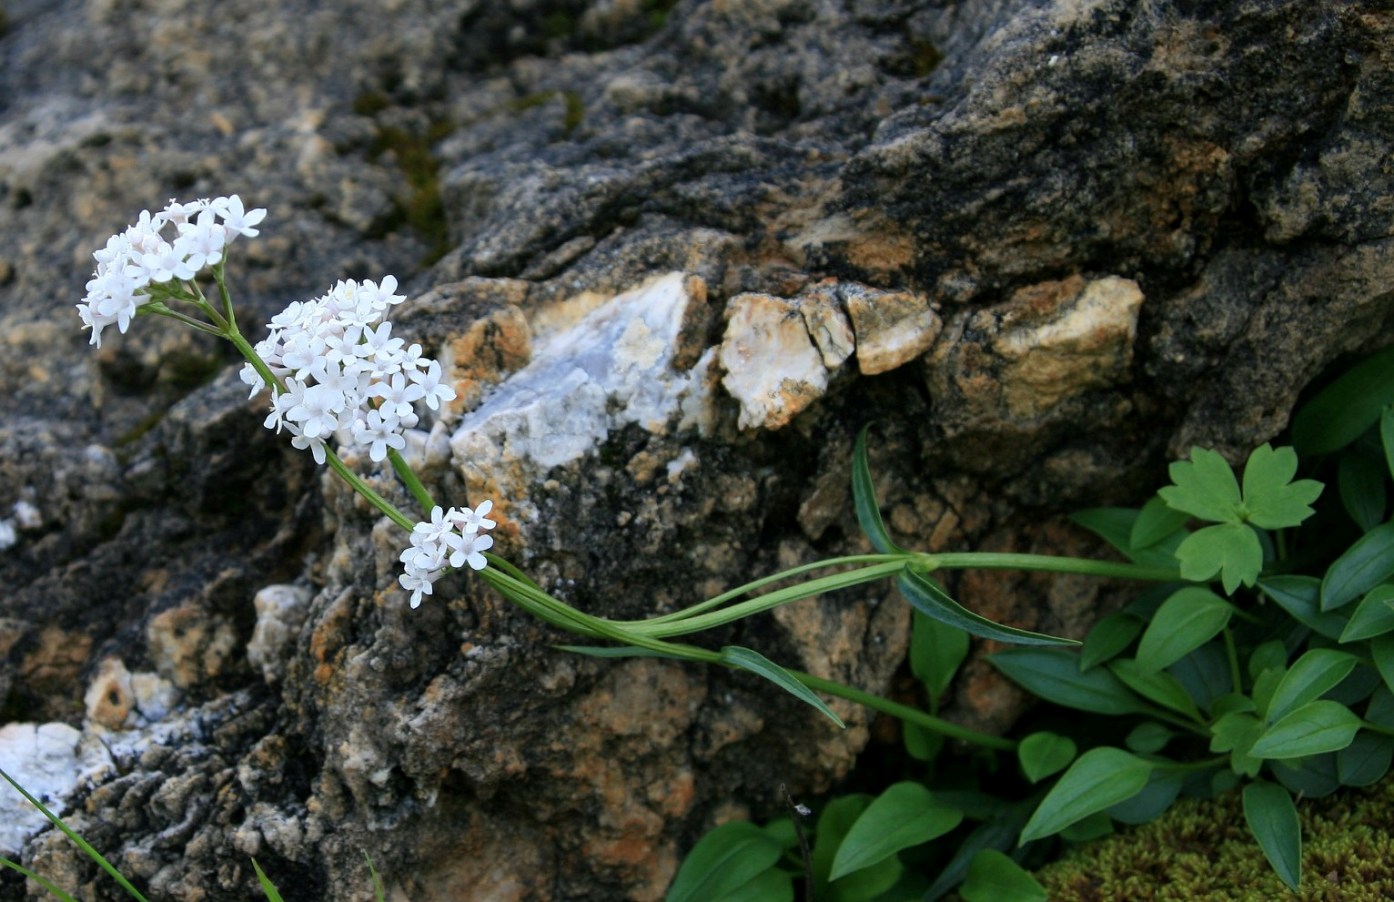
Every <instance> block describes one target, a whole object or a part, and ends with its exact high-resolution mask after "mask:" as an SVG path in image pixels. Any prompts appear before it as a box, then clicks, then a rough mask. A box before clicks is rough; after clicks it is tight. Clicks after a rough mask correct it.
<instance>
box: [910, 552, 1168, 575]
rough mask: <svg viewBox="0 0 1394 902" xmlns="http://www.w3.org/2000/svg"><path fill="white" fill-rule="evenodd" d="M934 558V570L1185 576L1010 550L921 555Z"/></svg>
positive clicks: (927, 558)
mask: <svg viewBox="0 0 1394 902" xmlns="http://www.w3.org/2000/svg"><path fill="white" fill-rule="evenodd" d="M918 557H920V558H921V559H923V560H927V561H932V562H933V566H932V569H934V570H966V569H977V570H1036V571H1040V572H1043V573H1079V574H1083V575H1085V576H1103V577H1114V578H1117V579H1141V580H1148V581H1152V582H1171V581H1172V580H1179V579H1180V578H1181V574H1180V572H1178V571H1176V570H1166V569H1163V568H1161V567H1145V566H1143V565H1142V564H1129V563H1123V562H1120V561H1096V560H1091V559H1089V558H1078V557H1053V556H1051V555H1046V554H1010V553H999V552H991V551H963V552H951V553H948V554H932V555H919V556H918Z"/></svg>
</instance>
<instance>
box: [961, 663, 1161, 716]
mask: <svg viewBox="0 0 1394 902" xmlns="http://www.w3.org/2000/svg"><path fill="white" fill-rule="evenodd" d="M988 660H989V661H990V662H992V666H994V667H996V668H997V669H998V670H1000V671H1002V672H1003V673H1005V674H1006V675H1007V676H1008V677H1009V678H1010V679H1011V680H1012V681H1013V682H1015V683H1017V684H1018V685H1020V686H1021V687H1022V688H1023V689H1025V690H1027V691H1028V692H1031V693H1034V694H1035V695H1038V696H1040V697H1041V698H1043V699H1045V700H1046V701H1048V702H1055V704H1057V705H1064V706H1065V707H1067V708H1078V709H1079V710H1081V711H1092V712H1094V713H1096V714H1140V713H1143V712H1145V711H1146V710H1147V705H1146V704H1145V703H1144V702H1143V701H1142V699H1140V698H1138V697H1137V696H1136V695H1134V694H1133V693H1132V692H1131V691H1130V690H1129V689H1128V687H1127V686H1124V685H1123V683H1122V682H1121V681H1119V679H1118V677H1116V676H1114V675H1113V674H1112V673H1110V672H1109V671H1108V670H1106V669H1104V668H1102V667H1096V668H1094V669H1093V670H1089V671H1085V672H1084V673H1080V671H1079V658H1078V656H1077V655H1075V654H1073V653H1071V652H1067V651H1064V650H1062V649H1054V648H1009V649H1006V650H1004V651H999V652H997V653H996V654H994V655H989V656H988Z"/></svg>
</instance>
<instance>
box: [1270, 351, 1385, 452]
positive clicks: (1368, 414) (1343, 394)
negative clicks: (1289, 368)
mask: <svg viewBox="0 0 1394 902" xmlns="http://www.w3.org/2000/svg"><path fill="white" fill-rule="evenodd" d="M1391 401H1394V348H1385V349H1384V350H1383V351H1379V352H1378V353H1375V354H1372V355H1370V356H1369V357H1367V358H1366V359H1365V360H1363V361H1361V362H1360V363H1357V364H1356V365H1355V366H1353V367H1351V368H1350V369H1349V370H1347V371H1346V373H1345V374H1344V375H1342V376H1341V377H1340V378H1338V379H1336V380H1335V381H1334V382H1332V383H1331V384H1330V385H1328V386H1326V387H1325V388H1323V389H1322V390H1321V391H1320V392H1318V393H1317V395H1316V397H1314V398H1312V400H1310V401H1308V402H1307V403H1306V404H1304V405H1302V408H1301V409H1300V410H1298V411H1297V413H1296V415H1295V416H1294V417H1293V418H1292V443H1293V444H1294V445H1296V446H1297V452H1298V453H1299V454H1301V455H1302V456H1303V457H1304V458H1305V457H1310V456H1312V455H1315V454H1329V453H1330V452H1332V451H1338V450H1340V449H1341V448H1344V447H1345V446H1346V445H1349V444H1350V443H1351V442H1353V441H1355V440H1356V439H1358V438H1359V437H1360V434H1361V433H1362V432H1364V431H1365V430H1366V429H1369V428H1370V426H1371V424H1373V423H1374V422H1375V421H1376V420H1378V419H1379V418H1380V413H1381V411H1382V409H1383V408H1384V406H1385V405H1386V404H1389V403H1390V402H1391Z"/></svg>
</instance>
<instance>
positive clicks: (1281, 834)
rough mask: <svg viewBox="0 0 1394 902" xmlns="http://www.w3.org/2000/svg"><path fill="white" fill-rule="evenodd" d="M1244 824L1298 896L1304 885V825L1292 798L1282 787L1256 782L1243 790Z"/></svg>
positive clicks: (1282, 878)
mask: <svg viewBox="0 0 1394 902" xmlns="http://www.w3.org/2000/svg"><path fill="white" fill-rule="evenodd" d="M1244 820H1245V821H1247V822H1248V824H1249V832H1251V833H1253V835H1254V839H1255V840H1257V841H1258V845H1259V848H1260V849H1262V850H1263V854H1264V857H1266V858H1267V859H1268V863H1269V864H1271V865H1272V866H1273V871H1274V872H1275V873H1276V874H1277V875H1278V877H1279V879H1281V880H1282V881H1283V882H1284V883H1286V884H1287V885H1288V888H1289V889H1291V890H1292V891H1293V892H1296V891H1297V889H1298V886H1299V884H1300V883H1301V881H1302V825H1301V824H1300V823H1299V822H1298V820H1297V806H1296V805H1294V804H1293V803H1292V796H1290V795H1288V791H1287V790H1286V789H1284V788H1282V787H1281V786H1275V785H1273V784H1272V783H1269V782H1267V781H1265V780H1256V781H1254V782H1253V783H1250V784H1249V785H1248V786H1245V787H1244Z"/></svg>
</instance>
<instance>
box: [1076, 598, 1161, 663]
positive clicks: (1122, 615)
mask: <svg viewBox="0 0 1394 902" xmlns="http://www.w3.org/2000/svg"><path fill="white" fill-rule="evenodd" d="M1144 625H1145V624H1144V622H1143V620H1142V618H1140V617H1134V616H1133V615H1132V614H1129V613H1127V612H1126V611H1118V612H1116V613H1113V614H1109V615H1108V616H1107V617H1104V618H1103V619H1102V620H1100V621H1099V622H1098V623H1095V624H1094V626H1093V627H1091V628H1090V630H1089V634H1088V635H1086V636H1085V637H1084V647H1083V648H1081V649H1080V652H1079V666H1080V669H1081V670H1088V669H1089V668H1091V667H1095V666H1097V665H1099V664H1102V663H1104V662H1105V661H1108V660H1110V659H1112V658H1114V657H1116V656H1118V655H1119V654H1122V652H1123V650H1124V649H1126V648H1127V647H1128V646H1129V645H1131V644H1132V641H1133V640H1134V639H1136V638H1137V637H1138V634H1139V633H1141V632H1142V628H1143V626H1144Z"/></svg>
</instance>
